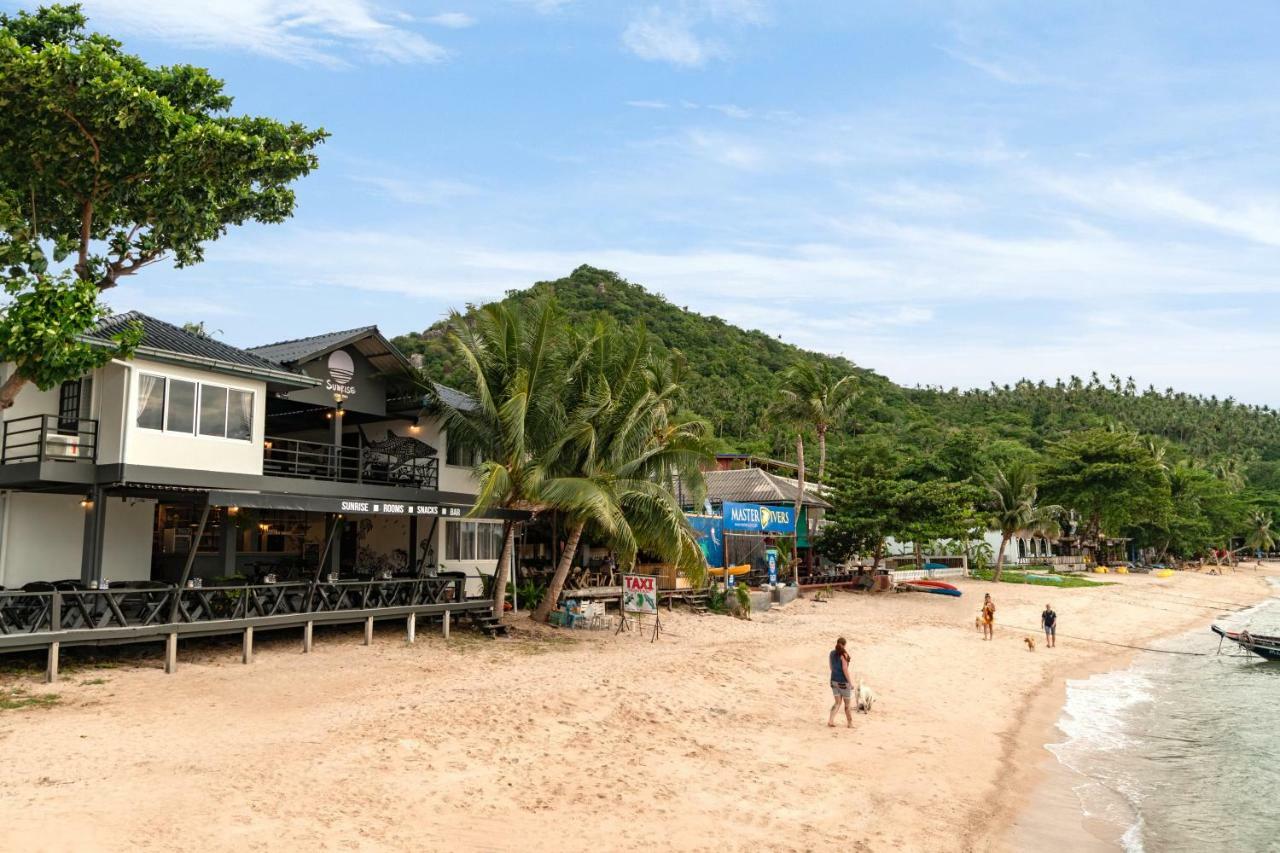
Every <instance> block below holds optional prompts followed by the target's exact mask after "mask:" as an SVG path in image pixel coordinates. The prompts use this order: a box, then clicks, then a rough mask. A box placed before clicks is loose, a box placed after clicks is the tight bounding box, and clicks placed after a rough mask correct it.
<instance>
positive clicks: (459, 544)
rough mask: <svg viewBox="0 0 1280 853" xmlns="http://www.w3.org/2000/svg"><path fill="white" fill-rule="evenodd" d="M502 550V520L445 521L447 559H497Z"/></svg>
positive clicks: (445, 552)
mask: <svg viewBox="0 0 1280 853" xmlns="http://www.w3.org/2000/svg"><path fill="white" fill-rule="evenodd" d="M501 550H502V523H501V522H492V521H446V522H445V545H444V556H445V559H446V560H496V559H498V553H499V552H500V551H501Z"/></svg>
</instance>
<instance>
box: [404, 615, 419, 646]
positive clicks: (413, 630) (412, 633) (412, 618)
mask: <svg viewBox="0 0 1280 853" xmlns="http://www.w3.org/2000/svg"><path fill="white" fill-rule="evenodd" d="M407 623H408V624H407V625H406V627H405V630H406V631H407V632H408V634H409V643H410V645H412V644H413V641H414V639H415V638H416V637H417V635H418V614H417V613H410V614H409V619H408V620H407Z"/></svg>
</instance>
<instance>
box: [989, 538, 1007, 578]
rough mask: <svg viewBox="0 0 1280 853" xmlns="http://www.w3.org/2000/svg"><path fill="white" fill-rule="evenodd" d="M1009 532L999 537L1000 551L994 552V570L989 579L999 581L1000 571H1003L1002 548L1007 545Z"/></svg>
mask: <svg viewBox="0 0 1280 853" xmlns="http://www.w3.org/2000/svg"><path fill="white" fill-rule="evenodd" d="M1009 538H1010V534H1008V533H1005V534H1003V535H1002V536H1001V537H1000V551H999V553H997V554H996V570H995V572H993V573H992V575H991V580H993V581H995V582H996V583H999V582H1000V573H1001V572H1003V571H1004V549H1005V548H1007V547H1008V546H1009Z"/></svg>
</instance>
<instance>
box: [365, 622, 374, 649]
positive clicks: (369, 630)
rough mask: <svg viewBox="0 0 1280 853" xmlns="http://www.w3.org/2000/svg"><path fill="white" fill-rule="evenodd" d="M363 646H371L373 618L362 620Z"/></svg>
mask: <svg viewBox="0 0 1280 853" xmlns="http://www.w3.org/2000/svg"><path fill="white" fill-rule="evenodd" d="M364 644H365V645H366V646H372V645H373V617H372V616H370V617H368V618H367V619H365V620H364Z"/></svg>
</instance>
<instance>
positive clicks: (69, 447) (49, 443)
mask: <svg viewBox="0 0 1280 853" xmlns="http://www.w3.org/2000/svg"><path fill="white" fill-rule="evenodd" d="M44 452H45V455H46V456H48V457H49V458H51V459H79V458H80V436H78V435H61V434H59V433H56V432H54V433H50V434H49V435H48V436H46V437H45V440H44Z"/></svg>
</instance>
